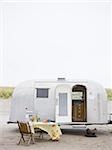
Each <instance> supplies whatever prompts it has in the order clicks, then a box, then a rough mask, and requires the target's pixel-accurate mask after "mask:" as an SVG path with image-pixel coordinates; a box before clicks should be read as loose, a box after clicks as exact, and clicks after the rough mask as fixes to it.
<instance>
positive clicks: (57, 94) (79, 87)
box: [9, 78, 108, 124]
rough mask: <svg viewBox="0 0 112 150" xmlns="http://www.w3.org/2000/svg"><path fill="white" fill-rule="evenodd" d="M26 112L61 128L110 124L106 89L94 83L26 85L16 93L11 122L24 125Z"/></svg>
mask: <svg viewBox="0 0 112 150" xmlns="http://www.w3.org/2000/svg"><path fill="white" fill-rule="evenodd" d="M26 109H27V111H26ZM27 112H29V113H33V114H37V115H38V116H39V118H40V119H41V120H45V119H49V120H52V121H55V122H57V123H60V124H105V123H107V122H108V120H107V97H106V92H105V89H104V88H103V87H102V86H101V85H100V84H98V83H95V82H93V81H67V80H66V79H64V78H58V79H57V80H56V81H37V80H33V81H26V82H23V83H21V84H20V85H18V86H17V87H16V88H15V90H14V93H13V97H12V101H11V112H10V118H9V122H16V121H17V120H20V121H24V120H25V119H26V118H25V116H26V113H27Z"/></svg>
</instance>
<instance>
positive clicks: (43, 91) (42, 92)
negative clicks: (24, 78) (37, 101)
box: [36, 88, 49, 98]
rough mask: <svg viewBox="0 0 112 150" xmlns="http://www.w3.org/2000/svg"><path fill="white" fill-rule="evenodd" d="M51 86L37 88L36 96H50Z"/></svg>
mask: <svg viewBox="0 0 112 150" xmlns="http://www.w3.org/2000/svg"><path fill="white" fill-rule="evenodd" d="M48 97H49V88H36V98H48Z"/></svg>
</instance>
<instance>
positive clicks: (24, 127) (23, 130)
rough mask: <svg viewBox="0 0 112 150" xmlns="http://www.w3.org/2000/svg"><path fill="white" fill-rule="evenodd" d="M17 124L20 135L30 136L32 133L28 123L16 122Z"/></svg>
mask: <svg viewBox="0 0 112 150" xmlns="http://www.w3.org/2000/svg"><path fill="white" fill-rule="evenodd" d="M17 123H18V127H19V131H20V133H25V134H31V133H32V132H31V127H30V124H29V122H19V121H17Z"/></svg>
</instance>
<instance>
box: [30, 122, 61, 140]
mask: <svg viewBox="0 0 112 150" xmlns="http://www.w3.org/2000/svg"><path fill="white" fill-rule="evenodd" d="M33 127H34V128H39V129H41V130H44V131H46V132H47V133H48V134H49V135H50V137H51V139H52V140H59V139H60V135H62V133H61V130H60V127H59V126H58V124H57V123H54V122H47V123H44V122H33Z"/></svg>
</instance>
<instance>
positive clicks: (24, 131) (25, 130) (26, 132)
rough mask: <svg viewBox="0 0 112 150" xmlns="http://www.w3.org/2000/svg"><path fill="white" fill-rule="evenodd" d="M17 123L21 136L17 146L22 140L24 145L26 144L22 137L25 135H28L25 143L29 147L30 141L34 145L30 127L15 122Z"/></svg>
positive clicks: (24, 123)
mask: <svg viewBox="0 0 112 150" xmlns="http://www.w3.org/2000/svg"><path fill="white" fill-rule="evenodd" d="M17 123H18V127H19V131H20V134H21V137H20V140H19V142H18V145H19V144H20V143H21V141H22V140H23V142H24V143H26V140H25V137H24V136H25V135H28V137H29V139H28V141H27V144H28V145H29V144H30V143H31V141H32V142H33V144H34V143H35V140H34V136H33V134H34V132H33V131H32V130H31V126H30V124H29V122H19V121H17Z"/></svg>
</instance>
